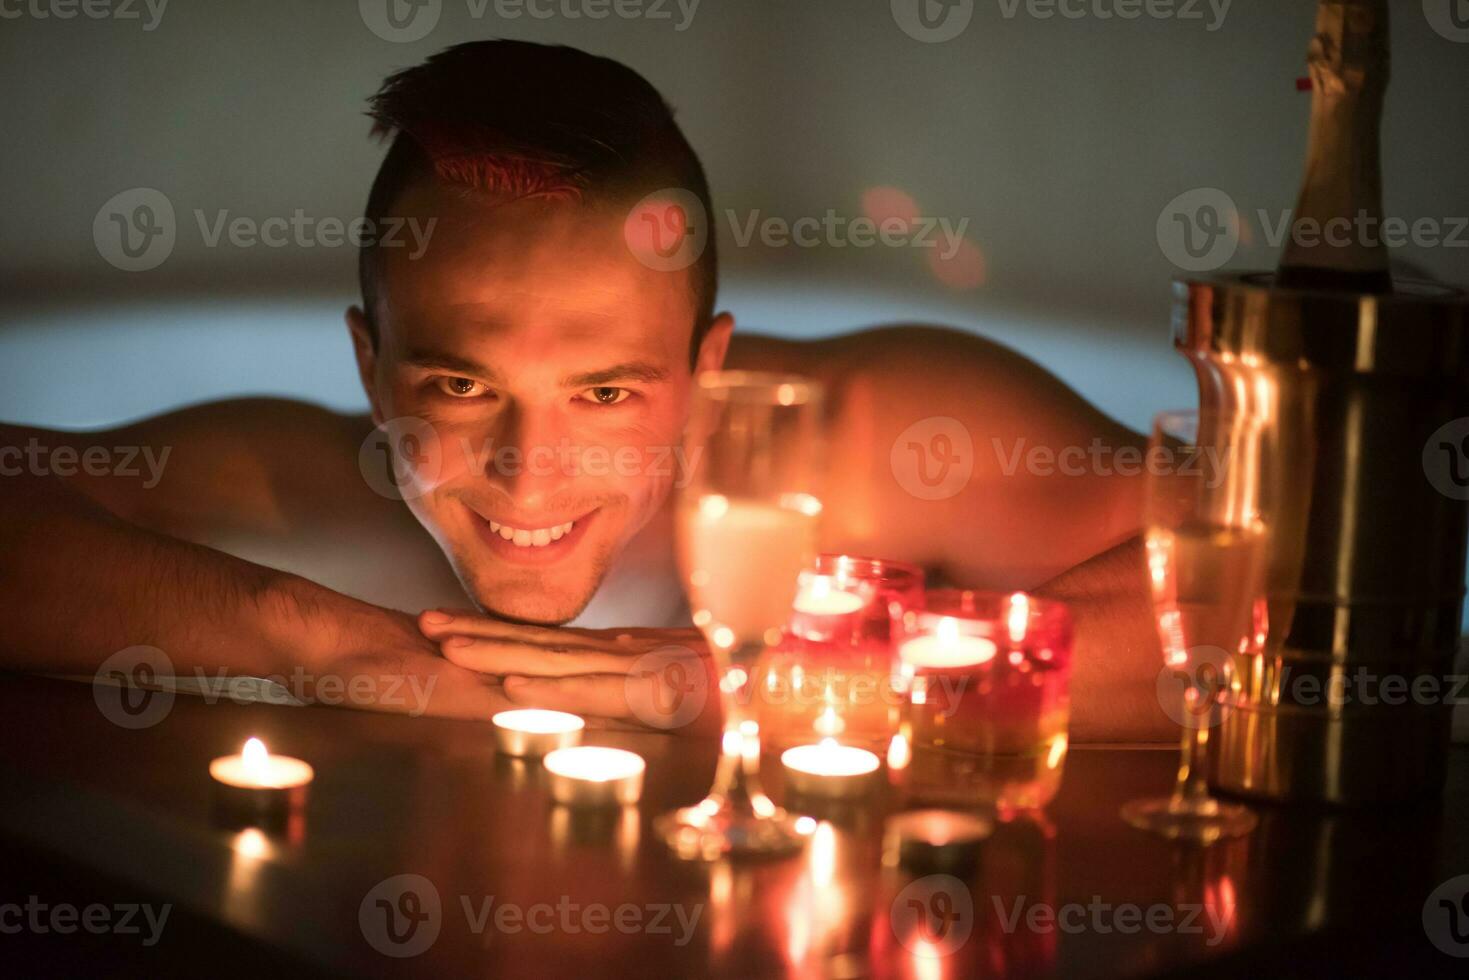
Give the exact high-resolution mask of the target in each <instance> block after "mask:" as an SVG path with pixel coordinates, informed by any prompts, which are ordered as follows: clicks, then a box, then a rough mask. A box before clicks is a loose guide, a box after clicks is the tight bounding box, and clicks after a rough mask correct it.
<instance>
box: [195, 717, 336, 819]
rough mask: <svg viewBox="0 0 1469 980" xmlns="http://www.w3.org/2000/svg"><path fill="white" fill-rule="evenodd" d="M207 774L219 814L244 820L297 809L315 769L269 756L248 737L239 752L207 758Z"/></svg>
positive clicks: (257, 742)
mask: <svg viewBox="0 0 1469 980" xmlns="http://www.w3.org/2000/svg"><path fill="white" fill-rule="evenodd" d="M209 775H210V777H211V778H212V779H213V780H214V791H215V801H216V804H217V806H218V807H219V810H220V813H221V815H223V816H225V817H226V818H228V819H232V820H244V821H246V822H248V821H251V820H255V819H264V818H269V817H275V816H280V815H282V814H284V813H286V812H288V811H290V810H293V809H299V808H300V807H301V806H302V805H304V803H305V802H306V788H307V787H308V786H309V785H310V784H311V780H312V779H314V778H315V776H316V771H315V770H314V769H312V768H311V765H310V764H309V763H307V762H303V761H302V760H300V759H295V758H292V757H291V756H288V755H271V754H270V752H269V750H267V749H266V747H265V743H264V742H262V741H261V740H260V739H258V738H251V739H249V740H247V741H246V742H245V745H244V747H243V748H242V749H241V750H240V754H239V755H222V756H220V757H218V758H217V759H214V760H213V761H211V762H210V763H209Z"/></svg>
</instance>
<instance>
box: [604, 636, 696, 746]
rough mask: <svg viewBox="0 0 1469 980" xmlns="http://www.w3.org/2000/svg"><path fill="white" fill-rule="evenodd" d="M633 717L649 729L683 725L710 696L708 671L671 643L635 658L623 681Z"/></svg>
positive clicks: (693, 657)
mask: <svg viewBox="0 0 1469 980" xmlns="http://www.w3.org/2000/svg"><path fill="white" fill-rule="evenodd" d="M624 693H625V694H626V696H627V704H628V708H629V710H630V711H631V712H632V715H633V717H635V718H637V719H638V720H639V721H641V722H642V723H643V724H645V725H647V726H648V727H649V728H658V729H663V730H664V731H669V730H673V729H678V728H683V727H684V726H685V725H688V724H689V723H691V722H692V721H694V719H696V718H698V717H699V714H700V712H702V711H703V710H704V705H705V703H706V702H707V701H708V699H709V674H708V671H706V670H705V669H704V663H703V661H702V660H701V659H700V658H699V656H698V655H697V654H695V653H694V652H693V651H692V650H690V649H689V648H688V647H683V646H678V645H676V644H671V645H668V646H662V647H659V648H658V649H656V650H652V651H650V652H648V653H645V654H643V655H642V656H641V657H639V658H638V659H636V660H634V661H633V663H632V667H631V669H629V670H628V674H627V680H626V681H625V682H624Z"/></svg>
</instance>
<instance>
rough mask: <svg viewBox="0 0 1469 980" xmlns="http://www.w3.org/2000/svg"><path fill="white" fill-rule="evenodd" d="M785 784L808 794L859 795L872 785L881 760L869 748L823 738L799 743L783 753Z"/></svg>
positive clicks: (797, 791) (793, 789) (829, 795)
mask: <svg viewBox="0 0 1469 980" xmlns="http://www.w3.org/2000/svg"><path fill="white" fill-rule="evenodd" d="M780 763H781V765H782V766H784V767H785V774H786V785H787V786H788V787H789V788H790V789H791V790H792V791H793V792H796V793H804V794H806V795H808V796H827V797H845V796H860V795H861V794H863V793H866V792H868V791H869V790H870V789H871V788H872V782H873V780H872V778H871V777H872V774H873V773H875V772H877V768H878V766H879V765H880V764H881V761H880V760H879V759H878V758H877V756H876V755H874V754H873V753H871V752H869V751H867V750H866V749H859V748H857V747H856V746H854V745H842V744H840V743H838V742H837V740H836V739H833V738H824V739H822V740H821V741H820V742H818V743H816V744H814V745H798V746H796V747H795V748H793V749H786V750H785V751H784V752H782V753H781V756H780Z"/></svg>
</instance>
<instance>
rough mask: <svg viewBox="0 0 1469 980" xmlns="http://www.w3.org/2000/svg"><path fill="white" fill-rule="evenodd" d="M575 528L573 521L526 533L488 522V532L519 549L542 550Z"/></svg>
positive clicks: (498, 523) (494, 522)
mask: <svg viewBox="0 0 1469 980" xmlns="http://www.w3.org/2000/svg"><path fill="white" fill-rule="evenodd" d="M575 526H576V522H575V521H567V522H566V523H565V524H558V525H556V526H555V527H542V528H537V529H536V530H534V531H526V530H523V529H521V528H515V527H507V526H506V525H504V524H501V523H500V522H499V521H490V532H491V533H492V534H498V535H499V536H500V537H502V538H504V539H505V540H506V541H510V542H512V543H514V544H515V545H517V546H518V547H521V548H544V547H545V546H546V545H548V544H550V543H551V542H552V541H560V540H561V539H562V538H563V537H565V536H566V535H568V534H570V533H571V529H572V528H573V527H575Z"/></svg>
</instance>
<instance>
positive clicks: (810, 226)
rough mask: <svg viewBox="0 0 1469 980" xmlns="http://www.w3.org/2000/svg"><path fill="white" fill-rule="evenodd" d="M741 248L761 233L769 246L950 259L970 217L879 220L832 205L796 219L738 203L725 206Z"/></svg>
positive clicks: (735, 241) (760, 236)
mask: <svg viewBox="0 0 1469 980" xmlns="http://www.w3.org/2000/svg"><path fill="white" fill-rule="evenodd" d="M724 216H725V220H726V221H728V222H729V226H730V230H731V232H732V233H733V235H734V243H735V246H736V247H737V248H748V247H749V246H750V243H751V242H753V241H755V240H756V239H757V238H758V240H759V242H760V244H761V245H762V246H764V247H765V248H789V247H792V246H794V247H795V248H823V247H824V248H847V247H848V246H850V247H852V248H872V247H873V246H875V245H882V246H884V247H887V248H927V249H934V250H935V257H936V258H937V259H938V261H940V262H949V261H951V260H952V259H953V258H954V256H956V255H958V254H959V250H960V249H961V248H963V246H964V232H965V231H966V230H967V229H968V228H969V219H968V218H960V219H959V220H958V221H950V220H949V219H948V218H936V217H930V216H922V215H915V216H913V217H897V216H889V217H887V218H884V219H883V220H882V221H880V222H879V221H877V220H875V219H873V218H871V217H868V216H866V215H863V216H860V217H856V218H852V217H848V216H846V215H842V214H838V213H837V211H836V209H835V208H827V209H826V213H825V214H823V215H822V216H821V217H819V218H818V217H816V216H815V215H807V216H805V217H800V218H796V219H795V220H794V221H792V220H789V219H787V218H783V217H780V216H779V215H765V214H762V212H761V211H760V210H759V209H758V208H757V209H755V210H753V211H750V212H749V213H748V214H747V215H746V216H745V217H744V218H743V219H741V218H740V216H739V214H738V213H737V212H736V211H735V210H734V209H733V208H729V209H727V210H726V211H725V212H724Z"/></svg>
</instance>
